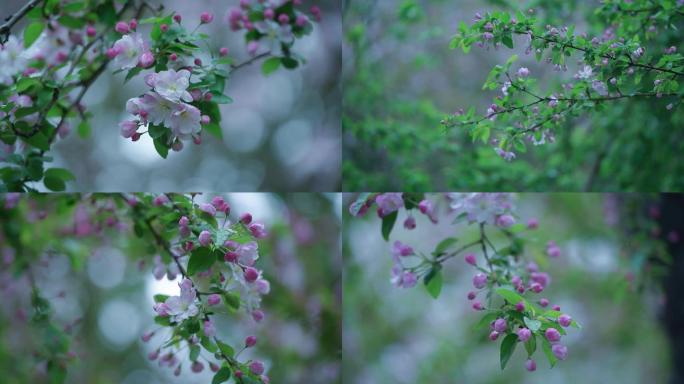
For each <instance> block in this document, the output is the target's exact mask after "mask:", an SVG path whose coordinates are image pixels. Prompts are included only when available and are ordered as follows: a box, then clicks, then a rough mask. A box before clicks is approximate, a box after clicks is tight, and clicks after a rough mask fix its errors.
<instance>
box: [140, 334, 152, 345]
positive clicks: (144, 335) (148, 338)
mask: <svg viewBox="0 0 684 384" xmlns="http://www.w3.org/2000/svg"><path fill="white" fill-rule="evenodd" d="M152 336H154V332H145V333H144V334H143V335H142V336H141V337H140V339H141V340H142V341H143V342H144V343H147V342H148V341H150V339H151V338H152Z"/></svg>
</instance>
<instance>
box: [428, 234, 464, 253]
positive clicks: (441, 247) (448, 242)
mask: <svg viewBox="0 0 684 384" xmlns="http://www.w3.org/2000/svg"><path fill="white" fill-rule="evenodd" d="M457 241H458V239H457V238H455V237H447V238H446V239H444V240H442V241H440V242H439V244H437V246H436V247H435V250H434V252H432V254H433V255H435V256H438V255H441V254H442V253H444V252H445V251H446V250H447V249H449V247H451V246H452V245H454V244H456V242H457Z"/></svg>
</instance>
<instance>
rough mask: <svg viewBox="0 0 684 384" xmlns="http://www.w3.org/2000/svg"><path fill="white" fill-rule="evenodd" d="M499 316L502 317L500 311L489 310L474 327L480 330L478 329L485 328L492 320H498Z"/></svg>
mask: <svg viewBox="0 0 684 384" xmlns="http://www.w3.org/2000/svg"><path fill="white" fill-rule="evenodd" d="M499 317H500V314H499V312H489V313H487V314H485V315H484V316H482V318H481V319H480V321H478V322H477V324H475V326H474V327H473V329H474V330H478V329H482V328H484V327H485V326H489V323H491V322H492V321H494V320H496V319H497V318H499Z"/></svg>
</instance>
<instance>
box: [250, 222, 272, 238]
mask: <svg viewBox="0 0 684 384" xmlns="http://www.w3.org/2000/svg"><path fill="white" fill-rule="evenodd" d="M248 229H249V231H250V232H251V233H252V236H254V237H256V238H257V239H263V238H264V237H266V235H267V233H266V229H265V228H264V225H263V224H261V223H252V224H250V225H249V227H248Z"/></svg>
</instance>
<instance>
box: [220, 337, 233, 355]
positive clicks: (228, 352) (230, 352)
mask: <svg viewBox="0 0 684 384" xmlns="http://www.w3.org/2000/svg"><path fill="white" fill-rule="evenodd" d="M216 344H217V345H218V347H219V349H220V350H221V353H223V354H224V355H226V356H228V357H233V355H234V354H235V350H234V349H233V347H231V346H230V345H228V344H226V343H224V342H222V341H221V340H216Z"/></svg>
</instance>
